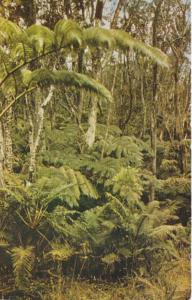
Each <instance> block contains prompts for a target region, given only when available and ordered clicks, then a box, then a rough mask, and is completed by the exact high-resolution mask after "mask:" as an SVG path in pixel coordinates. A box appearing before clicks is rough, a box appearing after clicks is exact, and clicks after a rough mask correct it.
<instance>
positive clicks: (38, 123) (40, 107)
mask: <svg viewBox="0 0 192 300" xmlns="http://www.w3.org/2000/svg"><path fill="white" fill-rule="evenodd" d="M53 91H54V87H53V86H51V88H50V90H49V93H48V95H47V97H46V98H45V100H44V101H43V102H42V103H41V102H40V101H39V103H38V104H37V113H36V116H35V118H34V120H33V119H32V117H30V124H31V132H30V137H29V139H30V140H29V147H30V161H29V181H30V182H33V181H34V174H35V171H36V155H37V150H38V147H39V144H40V138H41V133H42V130H43V123H44V112H45V107H46V106H47V104H48V103H49V102H50V101H51V98H52V96H53Z"/></svg>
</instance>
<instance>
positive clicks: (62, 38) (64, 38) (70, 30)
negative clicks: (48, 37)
mask: <svg viewBox="0 0 192 300" xmlns="http://www.w3.org/2000/svg"><path fill="white" fill-rule="evenodd" d="M54 32H55V41H56V45H57V47H59V48H60V47H68V46H74V47H79V46H81V45H82V40H83V35H82V29H81V28H80V26H79V25H78V24H77V23H76V22H74V21H72V20H60V21H59V22H57V24H56V25H55V29H54Z"/></svg>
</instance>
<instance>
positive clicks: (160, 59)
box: [84, 27, 170, 67]
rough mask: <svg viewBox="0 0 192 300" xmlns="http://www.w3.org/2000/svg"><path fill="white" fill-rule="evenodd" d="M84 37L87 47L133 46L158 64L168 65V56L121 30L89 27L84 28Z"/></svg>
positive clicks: (124, 48)
mask: <svg viewBox="0 0 192 300" xmlns="http://www.w3.org/2000/svg"><path fill="white" fill-rule="evenodd" d="M84 39H85V42H86V43H87V45H88V46H89V47H105V48H107V49H111V50H115V49H116V50H123V51H125V50H127V49H129V48H133V49H137V50H139V51H141V52H142V53H143V54H145V55H147V56H149V57H150V58H152V59H153V60H154V61H155V62H156V63H158V64H159V65H162V66H165V67H169V65H170V62H169V57H168V56H167V55H166V54H165V53H163V52H162V51H161V50H160V49H158V48H155V47H152V46H150V45H147V44H145V43H143V42H141V41H139V40H138V39H135V38H133V37H131V36H130V35H129V34H128V33H127V32H125V31H122V30H117V29H116V30H115V29H113V30H110V29H105V28H98V27H96V28H95V27H91V28H88V29H86V30H84Z"/></svg>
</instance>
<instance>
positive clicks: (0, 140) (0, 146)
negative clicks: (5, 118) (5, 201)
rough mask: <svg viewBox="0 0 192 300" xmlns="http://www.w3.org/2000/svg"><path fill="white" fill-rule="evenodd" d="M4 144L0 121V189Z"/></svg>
mask: <svg viewBox="0 0 192 300" xmlns="http://www.w3.org/2000/svg"><path fill="white" fill-rule="evenodd" d="M4 158H5V157H4V142H3V128H2V123H1V121H0V188H4V186H5V180H4Z"/></svg>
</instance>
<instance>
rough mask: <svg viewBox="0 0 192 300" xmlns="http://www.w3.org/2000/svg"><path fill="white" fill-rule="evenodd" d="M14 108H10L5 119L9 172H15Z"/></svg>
mask: <svg viewBox="0 0 192 300" xmlns="http://www.w3.org/2000/svg"><path fill="white" fill-rule="evenodd" d="M6 102H7V103H6V105H9V104H10V102H11V98H8V99H7V101H6ZM11 125H12V108H10V109H9V110H8V111H7V113H6V115H5V117H4V148H5V166H6V169H7V170H8V171H9V172H12V170H13V143H12V137H11Z"/></svg>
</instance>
